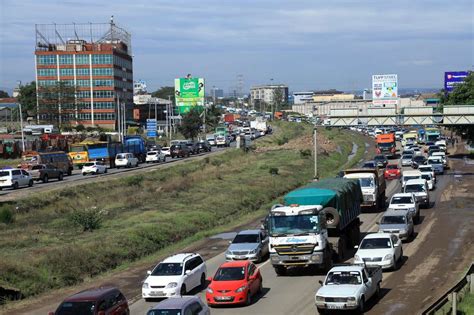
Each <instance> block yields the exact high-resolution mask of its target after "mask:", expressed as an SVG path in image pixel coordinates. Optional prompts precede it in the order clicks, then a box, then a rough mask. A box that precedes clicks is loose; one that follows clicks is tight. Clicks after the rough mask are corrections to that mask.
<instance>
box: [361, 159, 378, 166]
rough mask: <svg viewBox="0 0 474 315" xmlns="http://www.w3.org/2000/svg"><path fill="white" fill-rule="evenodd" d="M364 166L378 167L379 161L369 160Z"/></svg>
mask: <svg viewBox="0 0 474 315" xmlns="http://www.w3.org/2000/svg"><path fill="white" fill-rule="evenodd" d="M362 168H377V163H376V162H375V161H367V162H365V163H364V164H363V165H362Z"/></svg>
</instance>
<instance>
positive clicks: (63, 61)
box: [59, 55, 72, 65]
mask: <svg viewBox="0 0 474 315" xmlns="http://www.w3.org/2000/svg"><path fill="white" fill-rule="evenodd" d="M59 64H60V65H72V55H59Z"/></svg>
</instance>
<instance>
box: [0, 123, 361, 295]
mask: <svg viewBox="0 0 474 315" xmlns="http://www.w3.org/2000/svg"><path fill="white" fill-rule="evenodd" d="M275 130H276V131H275V134H274V135H272V136H268V137H265V138H262V139H261V140H259V141H256V142H255V143H254V147H253V149H252V150H251V151H250V152H248V153H245V152H243V151H241V150H237V149H231V150H229V151H227V152H225V153H223V154H220V155H216V156H211V157H205V158H203V159H200V160H195V161H191V160H190V161H188V162H185V163H182V164H177V165H174V166H170V167H168V168H163V169H157V170H155V171H151V172H150V171H146V172H144V173H142V174H140V175H133V176H124V177H122V178H119V179H111V180H109V181H104V182H97V183H91V184H84V185H80V186H75V187H72V188H64V189H61V190H54V191H51V192H49V193H43V194H34V195H32V196H31V197H29V198H27V199H24V200H21V201H19V202H16V203H14V204H4V205H2V206H0V213H10V214H12V215H13V216H12V219H11V220H9V221H8V222H4V223H0V250H1V253H2V259H1V260H0V270H1V271H2V272H1V273H0V286H1V285H2V284H3V285H6V286H8V287H13V288H17V289H18V290H20V291H21V293H22V295H23V296H24V297H28V296H32V295H36V294H39V293H42V292H45V291H47V290H50V289H53V288H60V287H64V286H68V285H73V284H76V283H79V282H81V281H83V279H85V278H88V277H94V276H96V275H99V274H100V273H103V272H105V271H109V270H112V269H114V268H117V267H119V266H121V265H123V264H126V263H128V262H130V261H135V260H137V259H140V258H142V257H145V256H147V255H150V254H153V253H156V252H157V251H159V250H162V249H163V248H166V247H167V246H169V245H172V244H175V243H177V242H179V241H182V240H184V239H186V238H189V237H193V236H194V235H196V234H197V233H202V232H203V231H209V230H211V229H214V228H216V227H219V226H223V225H227V226H228V225H229V224H230V225H232V224H233V223H235V225H238V224H240V223H242V222H241V221H240V220H241V219H242V218H243V217H248V216H249V215H251V214H252V213H257V212H258V213H260V212H262V211H264V210H265V209H267V207H268V205H269V204H270V203H271V202H273V201H274V200H275V199H277V198H278V197H280V196H281V195H283V194H285V193H286V192H288V191H290V190H292V189H294V188H296V187H298V186H301V185H303V184H304V183H306V182H307V181H308V180H310V179H311V177H312V175H313V169H312V167H313V159H312V156H311V154H308V152H309V153H310V151H308V150H310V149H311V144H310V143H308V141H306V142H304V141H303V142H298V141H299V139H308V137H309V138H310V136H311V131H312V127H311V126H310V125H306V124H297V123H282V122H281V123H276V124H275ZM320 134H321V136H322V137H323V140H324V141H326V142H325V143H326V144H327V145H328V147H329V148H330V147H331V145H332V147H333V148H334V150H324V151H323V152H322V153H321V154H320V155H319V170H320V175H321V176H323V177H324V176H332V175H334V174H335V173H336V172H337V170H338V169H339V168H340V167H342V166H343V165H345V163H346V162H347V157H348V156H349V154H350V152H351V150H352V143H353V142H355V143H357V144H358V146H359V150H358V151H357V153H356V158H354V160H355V159H357V160H358V159H360V157H359V158H357V156H359V155H360V154H363V152H364V150H365V147H364V140H363V138H362V137H361V136H359V135H354V134H352V133H348V132H345V131H341V130H334V129H332V130H326V129H321V131H320ZM261 148H267V149H266V150H261V151H260V150H259V149H261ZM262 213H263V212H262ZM199 235H202V234H199Z"/></svg>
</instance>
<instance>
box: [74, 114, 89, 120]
mask: <svg viewBox="0 0 474 315" xmlns="http://www.w3.org/2000/svg"><path fill="white" fill-rule="evenodd" d="M77 118H78V120H91V114H90V113H80V114H78V115H77Z"/></svg>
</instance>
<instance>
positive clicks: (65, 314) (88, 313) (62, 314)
mask: <svg viewBox="0 0 474 315" xmlns="http://www.w3.org/2000/svg"><path fill="white" fill-rule="evenodd" d="M55 314H56V315H77V314H81V315H93V314H95V303H94V302H90V301H86V302H64V303H63V304H61V305H60V306H59V308H58V309H57V311H56V313H55Z"/></svg>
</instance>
